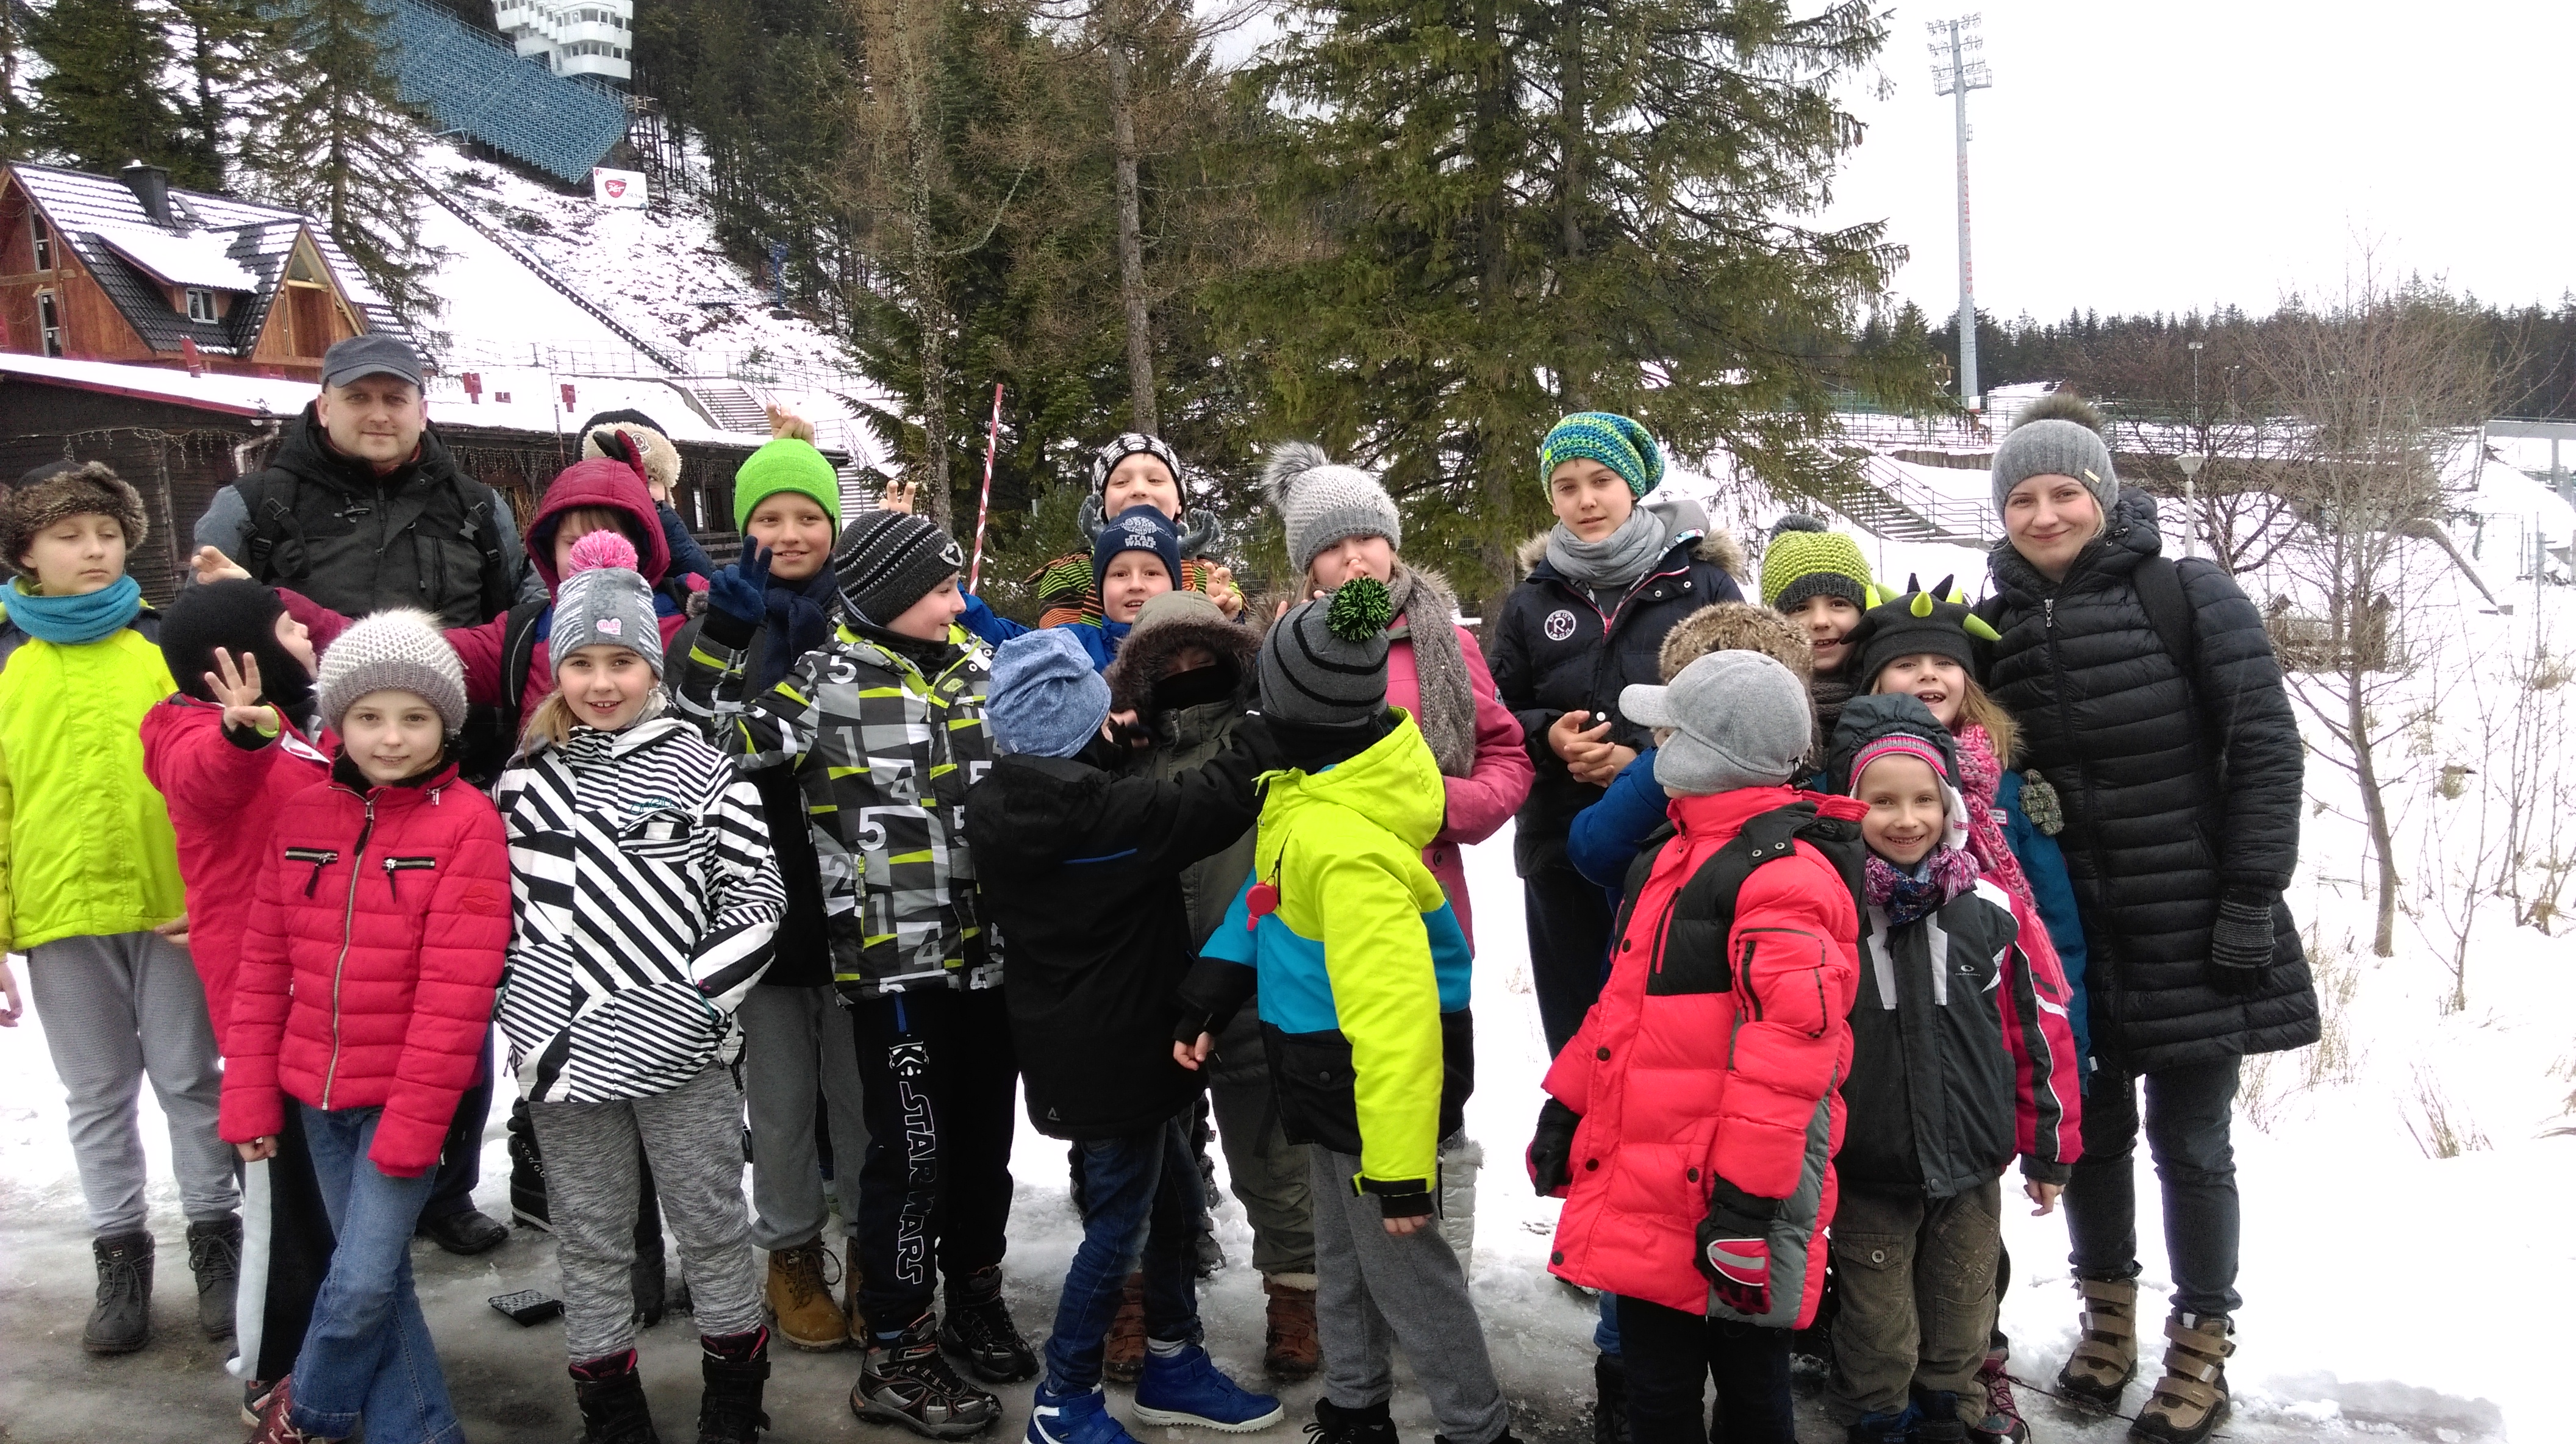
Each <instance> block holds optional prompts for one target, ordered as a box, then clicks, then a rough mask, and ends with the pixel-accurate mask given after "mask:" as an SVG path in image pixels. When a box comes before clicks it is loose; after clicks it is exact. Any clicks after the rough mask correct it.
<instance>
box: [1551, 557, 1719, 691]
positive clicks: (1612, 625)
mask: <svg viewBox="0 0 2576 1444" xmlns="http://www.w3.org/2000/svg"><path fill="white" fill-rule="evenodd" d="M1688 575H1690V563H1689V562H1687V561H1685V562H1683V563H1682V564H1681V565H1680V566H1678V567H1675V568H1673V569H1672V570H1670V571H1662V572H1655V573H1653V574H1651V575H1648V576H1642V577H1639V578H1638V579H1637V584H1636V585H1635V586H1632V587H1630V588H1629V589H1628V594H1627V595H1626V596H1623V597H1621V598H1620V599H1619V604H1618V605H1617V606H1615V607H1613V608H1611V609H1610V610H1609V611H1608V612H1604V611H1602V610H1601V604H1600V603H1599V602H1596V601H1594V600H1592V599H1591V598H1590V597H1587V596H1584V595H1583V593H1582V591H1581V590H1580V589H1578V588H1577V587H1576V586H1575V585H1574V584H1573V583H1572V582H1570V581H1569V582H1560V583H1558V585H1560V586H1562V587H1564V588H1565V590H1566V591H1567V593H1569V594H1570V595H1572V596H1573V597H1574V598H1575V599H1576V600H1577V601H1580V602H1582V603H1583V605H1585V606H1587V607H1590V608H1591V609H1592V615H1594V616H1596V617H1599V618H1600V619H1601V655H1600V656H1599V657H1598V658H1596V659H1594V661H1593V663H1592V685H1591V686H1589V687H1587V688H1585V689H1584V692H1583V695H1584V699H1585V708H1584V710H1585V711H1587V712H1588V711H1590V710H1591V706H1590V704H1591V702H1592V701H1594V700H1597V699H1598V698H1599V697H1600V696H1601V674H1602V673H1603V672H1605V671H1607V670H1608V669H1609V666H1610V663H1611V661H1612V659H1613V658H1615V657H1616V656H1617V655H1618V649H1617V648H1616V647H1614V646H1612V645H1611V644H1612V643H1613V642H1615V641H1617V640H1618V636H1619V624H1620V623H1621V622H1623V621H1625V620H1627V617H1628V604H1629V603H1630V602H1633V601H1635V600H1637V599H1638V597H1640V596H1642V595H1643V594H1644V593H1645V590H1646V588H1647V587H1648V586H1650V585H1652V584H1653V583H1656V582H1660V581H1667V580H1669V579H1671V578H1673V577H1682V576H1688ZM1614 700H1615V699H1614ZM1589 720H1590V719H1588V718H1587V719H1586V721H1587V723H1588V722H1589Z"/></svg>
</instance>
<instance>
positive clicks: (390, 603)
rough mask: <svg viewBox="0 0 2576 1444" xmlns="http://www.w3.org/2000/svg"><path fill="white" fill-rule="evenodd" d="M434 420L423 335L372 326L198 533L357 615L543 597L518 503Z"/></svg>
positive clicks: (459, 621) (469, 620) (451, 611)
mask: <svg viewBox="0 0 2576 1444" xmlns="http://www.w3.org/2000/svg"><path fill="white" fill-rule="evenodd" d="M428 425H429V404H428V400H427V398H426V396H425V394H424V392H423V389H422V367H421V361H420V354H419V353H418V352H416V351H414V350H413V349H412V347H411V343H410V342H409V341H406V340H404V339H403V338H402V337H401V336H399V335H396V334H393V333H390V332H382V331H371V332H368V333H366V334H364V335H359V336H351V337H348V338H347V339H345V340H342V341H339V342H336V343H334V344H333V345H332V347H331V349H330V350H329V351H328V352H326V353H325V354H324V355H323V357H322V386H321V390H320V393H319V394H318V395H316V396H315V397H314V398H313V401H312V404H310V405H308V406H306V407H305V408H304V411H303V413H302V414H301V415H299V416H297V417H296V418H295V419H294V420H293V421H290V422H288V423H287V425H286V434H285V436H284V437H283V438H282V439H281V440H280V442H279V444H278V448H277V456H276V459H275V460H273V461H271V462H270V463H269V465H268V468H267V469H266V470H264V471H261V472H258V473H256V474H254V475H251V476H246V477H243V478H242V479H241V480H239V481H237V482H235V483H233V484H232V485H231V486H227V487H225V488H223V489H222V490H220V491H218V492H216V493H215V499H214V502H213V503H212V504H211V505H209V506H208V507H207V508H206V514H205V515H204V516H203V517H201V518H199V519H198V521H197V536H196V542H197V545H198V546H199V547H214V548H215V549H217V550H219V551H221V552H222V553H223V554H224V555H225V556H228V557H230V558H232V559H233V560H234V561H237V562H239V563H241V565H242V566H243V567H245V568H247V569H248V570H249V572H250V574H251V576H252V577H253V578H254V579H256V580H258V581H261V582H265V583H269V584H271V585H275V586H286V587H293V588H294V589H295V590H297V591H299V592H302V593H303V594H305V595H306V596H308V597H311V598H312V599H313V600H315V601H317V602H320V603H321V604H322V605H324V606H326V607H329V608H330V609H332V610H333V611H335V612H340V613H342V614H344V615H347V616H352V617H358V616H364V615H366V614H367V613H369V612H373V611H380V610H382V609H384V608H386V607H418V608H419V609H421V610H422V611H425V612H429V613H432V614H433V615H435V616H436V617H437V618H438V619H439V621H440V622H442V623H443V624H445V625H447V626H450V627H468V626H474V625H476V624H478V623H482V622H488V621H490V620H491V619H492V618H494V617H496V616H499V615H500V614H501V613H503V612H505V611H507V610H509V608H510V604H511V603H512V602H513V601H528V600H537V601H542V600H543V597H544V585H545V584H544V582H543V581H542V580H541V579H539V578H538V577H537V576H536V575H535V571H534V569H533V568H531V567H529V566H528V565H527V563H526V558H525V557H524V556H523V555H522V553H521V549H520V546H519V535H518V527H517V525H516V524H515V523H514V522H513V521H512V519H511V516H510V507H509V504H508V503H507V502H505V501H503V500H502V499H501V498H500V497H499V496H498V495H496V494H494V492H493V491H492V489H491V488H490V487H488V486H485V485H484V484H483V483H481V482H479V481H476V480H474V479H473V478H472V477H470V476H467V475H466V474H465V473H464V472H463V471H461V470H459V469H458V467H457V465H456V458H455V457H454V455H452V454H451V453H450V452H449V451H448V449H447V444H446V443H445V442H443V441H441V440H439V438H438V436H437V434H436V433H435V432H432V431H430V430H429V429H428ZM531 587H533V588H534V589H535V590H533V591H531V590H529V588H531Z"/></svg>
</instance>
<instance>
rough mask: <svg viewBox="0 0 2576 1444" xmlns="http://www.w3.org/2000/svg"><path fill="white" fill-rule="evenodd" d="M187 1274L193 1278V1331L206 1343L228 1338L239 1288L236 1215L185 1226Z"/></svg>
mask: <svg viewBox="0 0 2576 1444" xmlns="http://www.w3.org/2000/svg"><path fill="white" fill-rule="evenodd" d="M188 1272H190V1273H192V1274H195V1275H196V1276H197V1327H199V1328H201V1329H204V1330H205V1331H206V1337H207V1338H210V1339H229V1338H231V1337H232V1336H233V1301H234V1299H235V1298H236V1297H237V1296H238V1294H239V1292H240V1288H241V1215H240V1214H237V1213H228V1214H225V1215H224V1216H223V1217H222V1218H219V1219H217V1220H215V1221H214V1222H212V1223H192V1224H190V1225H188Z"/></svg>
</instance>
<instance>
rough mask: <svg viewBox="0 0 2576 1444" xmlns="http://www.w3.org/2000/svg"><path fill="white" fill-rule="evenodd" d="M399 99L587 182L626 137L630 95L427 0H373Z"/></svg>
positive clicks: (443, 127)
mask: <svg viewBox="0 0 2576 1444" xmlns="http://www.w3.org/2000/svg"><path fill="white" fill-rule="evenodd" d="M372 3H373V4H375V5H376V6H377V8H379V9H380V10H382V11H383V12H384V13H385V16H386V25H385V32H386V40H387V41H388V47H387V48H388V50H389V52H390V59H391V61H392V67H393V71H394V77H395V81H396V84H397V87H398V88H399V90H400V91H401V94H402V99H403V103H404V104H405V105H408V106H412V107H414V108H416V109H419V110H423V111H426V112H428V114H429V118H430V121H431V123H432V125H433V126H434V127H435V128H436V129H437V130H438V131H439V132H440V133H441V134H450V133H453V134H461V135H463V136H465V137H466V138H467V139H470V140H476V141H481V142H482V143H483V144H485V145H489V146H491V147H492V148H493V149H495V150H498V151H500V152H501V153H502V154H504V155H507V156H510V157H511V158H513V159H515V160H520V161H524V162H526V163H527V164H529V165H532V166H535V167H537V168H538V169H539V170H542V171H545V172H546V173H547V174H549V175H553V176H557V177H559V178H561V179H562V180H563V181H565V182H566V183H567V184H571V185H586V184H588V183H589V181H590V170H591V167H593V166H595V165H597V164H599V162H600V160H601V159H602V158H603V157H605V156H606V155H607V154H608V152H609V149H610V147H612V146H614V145H616V144H617V142H618V141H620V140H622V139H624V138H625V135H626V102H625V99H624V97H623V96H621V95H620V94H619V92H617V91H615V90H612V89H610V88H608V87H607V86H605V85H602V84H600V83H598V82H597V81H594V80H589V79H584V78H578V77H571V76H562V75H557V74H555V73H554V72H552V71H550V70H548V69H547V68H546V67H545V63H544V61H543V60H542V59H531V60H522V59H520V58H519V56H518V54H517V53H516V52H515V51H514V50H513V49H512V48H511V46H510V43H509V42H508V41H506V40H504V39H502V38H501V37H500V36H497V35H494V34H492V33H490V32H488V31H484V30H478V29H476V28H475V27H473V26H471V25H468V24H466V23H465V22H464V21H462V20H459V19H457V18H456V17H455V16H454V15H452V14H450V13H448V12H447V11H445V10H442V9H440V8H438V7H437V6H435V5H431V4H427V3H424V0H372Z"/></svg>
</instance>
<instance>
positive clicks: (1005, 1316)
mask: <svg viewBox="0 0 2576 1444" xmlns="http://www.w3.org/2000/svg"><path fill="white" fill-rule="evenodd" d="M939 1347H941V1348H943V1349H946V1350H947V1351H948V1352H950V1353H952V1354H955V1355H957V1356H958V1357H960V1358H962V1359H964V1360H965V1361H966V1367H967V1368H968V1369H969V1370H971V1371H972V1372H973V1373H974V1375H975V1377H976V1378H978V1379H981V1380H983V1381H984V1382H985V1383H987V1384H1016V1383H1018V1382H1020V1381H1021V1380H1023V1379H1034V1378H1036V1377H1037V1373H1038V1356H1037V1355H1036V1354H1035V1353H1034V1352H1032V1351H1031V1350H1030V1348H1029V1345H1028V1341H1027V1340H1026V1339H1023V1338H1021V1337H1020V1330H1019V1326H1018V1325H1017V1324H1014V1323H1013V1322H1011V1306H1010V1305H1009V1304H1008V1303H1005V1302H1004V1301H1003V1299H1002V1266H1001V1265H1000V1264H993V1265H990V1266H988V1267H985V1268H980V1269H977V1270H975V1271H974V1272H973V1273H971V1274H968V1275H967V1276H966V1277H964V1278H962V1279H951V1280H949V1281H948V1317H947V1319H946V1320H945V1321H944V1322H942V1323H941V1325H940V1327H939Z"/></svg>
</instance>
